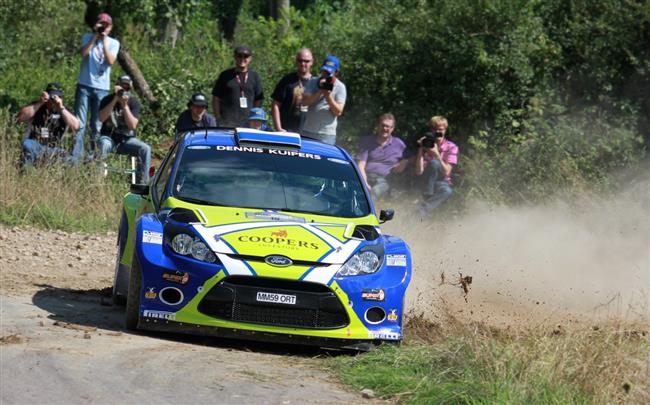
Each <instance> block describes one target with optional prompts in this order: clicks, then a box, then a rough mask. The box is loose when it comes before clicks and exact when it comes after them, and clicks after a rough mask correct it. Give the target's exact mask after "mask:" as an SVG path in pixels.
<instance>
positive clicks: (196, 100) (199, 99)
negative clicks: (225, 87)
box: [187, 93, 208, 107]
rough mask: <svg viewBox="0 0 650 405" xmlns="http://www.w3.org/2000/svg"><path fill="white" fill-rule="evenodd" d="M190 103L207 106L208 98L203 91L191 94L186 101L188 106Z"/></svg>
mask: <svg viewBox="0 0 650 405" xmlns="http://www.w3.org/2000/svg"><path fill="white" fill-rule="evenodd" d="M191 105H199V106H201V107H207V106H208V100H207V99H206V98H205V94H203V93H194V94H192V97H190V101H188V102H187V106H188V107H189V106H191Z"/></svg>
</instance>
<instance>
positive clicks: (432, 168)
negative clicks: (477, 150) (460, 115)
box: [415, 115, 458, 216]
mask: <svg viewBox="0 0 650 405" xmlns="http://www.w3.org/2000/svg"><path fill="white" fill-rule="evenodd" d="M429 129H430V130H431V132H428V133H427V134H426V135H425V136H423V137H422V138H420V139H419V140H418V144H419V145H420V147H419V148H418V153H417V156H416V158H415V174H416V175H418V176H420V175H422V174H423V173H425V171H428V175H429V178H428V179H427V184H426V187H425V190H424V192H423V197H424V201H423V202H422V204H421V205H420V213H421V214H422V215H423V216H424V215H426V214H428V213H431V212H433V211H434V210H435V209H436V208H438V207H439V206H440V205H441V204H442V203H444V202H445V201H447V199H449V197H451V194H452V187H451V171H452V169H453V167H454V166H455V165H456V164H457V163H458V146H456V144H455V143H453V142H451V141H450V140H448V139H447V130H448V129H449V124H448V122H447V119H446V118H445V117H442V116H438V115H437V116H434V117H431V120H429Z"/></svg>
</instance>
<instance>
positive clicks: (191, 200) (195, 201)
mask: <svg viewBox="0 0 650 405" xmlns="http://www.w3.org/2000/svg"><path fill="white" fill-rule="evenodd" d="M174 197H176V198H178V199H179V200H181V201H185V202H188V203H192V204H201V205H212V206H215V207H223V204H217V203H216V202H213V201H206V200H201V199H199V198H192V197H182V196H178V195H175V196H174Z"/></svg>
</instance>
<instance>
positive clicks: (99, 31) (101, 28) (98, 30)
mask: <svg viewBox="0 0 650 405" xmlns="http://www.w3.org/2000/svg"><path fill="white" fill-rule="evenodd" d="M104 31H106V26H105V25H100V26H99V27H97V32H98V33H100V34H101V33H102V32H104Z"/></svg>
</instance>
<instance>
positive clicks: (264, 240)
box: [194, 221, 362, 264]
mask: <svg viewBox="0 0 650 405" xmlns="http://www.w3.org/2000/svg"><path fill="white" fill-rule="evenodd" d="M194 228H195V230H196V231H197V233H198V234H200V235H201V237H202V238H203V239H204V240H205V241H206V242H207V243H208V244H209V245H210V248H211V249H212V250H213V251H214V252H215V253H217V254H220V253H221V254H228V255H238V256H250V257H267V256H271V255H281V256H286V257H288V258H289V259H291V260H292V261H293V262H297V261H301V262H307V263H306V264H308V263H314V264H315V263H323V264H342V263H345V261H346V260H347V259H348V258H349V257H350V255H351V254H352V253H354V251H355V250H356V249H357V248H358V247H359V245H360V244H361V242H362V241H360V240H358V239H348V238H346V237H344V233H345V229H346V225H342V224H330V223H303V224H297V223H291V222H280V223H278V222H264V221H262V222H254V223H243V224H229V225H221V226H214V227H206V226H203V225H198V224H195V225H194Z"/></svg>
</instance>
